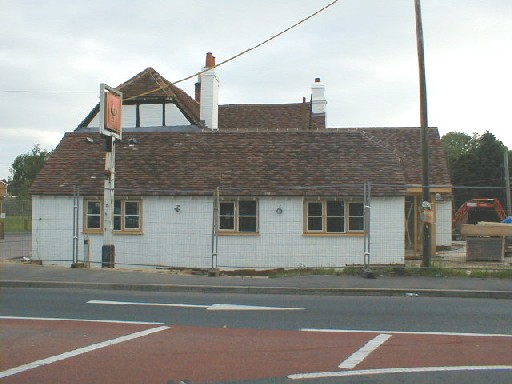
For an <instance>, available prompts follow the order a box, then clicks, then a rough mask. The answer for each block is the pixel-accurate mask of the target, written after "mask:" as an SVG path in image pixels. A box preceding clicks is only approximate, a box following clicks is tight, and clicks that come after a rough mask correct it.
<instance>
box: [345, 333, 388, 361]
mask: <svg viewBox="0 0 512 384" xmlns="http://www.w3.org/2000/svg"><path fill="white" fill-rule="evenodd" d="M390 337H391V335H388V334H385V333H382V334H380V335H378V336H376V337H374V338H373V339H371V340H370V341H369V342H367V343H366V344H365V345H363V346H362V347H361V348H360V349H359V350H358V351H356V352H354V353H353V354H352V355H351V356H350V357H348V358H347V359H346V360H345V361H343V362H342V363H341V364H340V365H339V366H338V368H341V369H352V368H355V367H356V366H357V365H358V364H359V363H361V362H362V361H363V360H364V359H366V358H367V357H368V355H369V354H370V353H372V352H373V351H375V350H376V349H377V348H379V347H380V346H381V345H382V344H384V343H385V342H386V341H387V340H388V339H389V338H390Z"/></svg>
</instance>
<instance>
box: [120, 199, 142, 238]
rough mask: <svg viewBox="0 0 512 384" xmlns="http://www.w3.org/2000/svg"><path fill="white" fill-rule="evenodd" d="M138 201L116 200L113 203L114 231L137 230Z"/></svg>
mask: <svg viewBox="0 0 512 384" xmlns="http://www.w3.org/2000/svg"><path fill="white" fill-rule="evenodd" d="M139 204H140V202H139V201H132V200H116V201H115V202H114V231H133V230H139V229H140V225H139V221H140V220H139V217H140V215H139V212H140V209H139Z"/></svg>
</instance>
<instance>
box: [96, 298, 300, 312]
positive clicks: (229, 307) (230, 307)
mask: <svg viewBox="0 0 512 384" xmlns="http://www.w3.org/2000/svg"><path fill="white" fill-rule="evenodd" d="M87 304H102V305H103V304H104V305H147V306H155V307H177V308H199V309H205V310H207V311H301V310H304V308H285V307H260V306H255V305H239V304H212V305H199V304H174V303H143V302H133V301H110V300H89V301H88V302H87Z"/></svg>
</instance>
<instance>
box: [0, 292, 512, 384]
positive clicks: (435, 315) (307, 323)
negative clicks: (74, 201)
mask: <svg viewBox="0 0 512 384" xmlns="http://www.w3.org/2000/svg"><path fill="white" fill-rule="evenodd" d="M248 306H250V307H248ZM0 316H3V318H0V327H1V328H2V330H3V332H0V335H1V336H0V338H1V339H3V340H0V341H1V342H2V344H3V345H7V346H8V352H9V353H6V354H5V355H6V356H7V357H8V358H7V359H4V363H3V364H9V366H7V367H6V366H2V371H3V372H5V371H6V370H9V369H12V368H13V367H24V366H25V365H26V364H27V363H31V362H33V361H40V360H41V359H43V360H44V359H45V358H48V356H60V355H59V354H61V353H64V354H69V351H76V350H80V348H83V346H90V345H97V344H98V343H100V344H101V343H102V342H103V343H104V342H105V340H107V341H109V342H110V341H111V340H118V338H119V337H121V338H122V337H126V335H135V334H137V335H138V332H150V333H151V334H148V335H146V334H144V336H143V337H140V338H137V339H136V340H131V341H127V342H125V341H123V342H122V343H120V344H119V345H115V346H110V345H108V347H105V348H102V349H101V350H98V351H96V350H94V351H92V352H88V353H86V354H84V355H80V356H76V357H72V358H66V360H65V361H58V362H53V361H52V363H48V364H46V365H44V367H43V366H41V367H39V366H38V367H37V368H34V369H32V368H30V369H27V371H23V372H22V373H16V374H12V375H9V376H8V377H5V378H3V379H2V378H1V375H0V382H2V383H3V382H5V383H18V382H20V383H21V382H30V381H27V380H36V381H37V382H39V383H44V382H56V380H58V382H76V383H80V382H108V383H117V382H119V383H121V382H123V383H125V382H134V383H135V382H140V379H141V377H143V378H144V382H148V383H152V382H155V383H164V384H166V383H171V382H174V383H176V384H177V383H178V382H179V380H182V379H185V378H186V379H188V380H190V381H191V382H192V383H198V382H212V383H215V382H216V383H227V382H236V383H292V382H293V383H302V382H304V383H384V384H387V383H390V384H391V383H397V382H400V383H419V384H422V383H432V382H443V383H467V382H471V383H476V384H478V383H481V384H484V383H486V384H487V383H488V382H493V383H510V382H512V365H511V363H512V357H511V356H509V353H510V351H512V336H507V335H512V320H511V319H512V307H511V306H509V305H508V301H503V300H484V299H449V298H444V299H441V298H423V297H330V296H325V297H324V296H278V295H268V296H267V295H235V294H233V295H226V294H222V295H219V294H193V293H188V294H187V293H148V292H119V291H118V292H112V291H94V290H73V291H63V290H58V289H52V290H34V289H8V288H6V289H3V290H2V295H1V298H0ZM13 317H20V318H21V317H31V318H39V319H31V320H27V319H19V318H13ZM41 318H54V319H55V318H59V319H87V320H91V319H95V320H100V319H101V320H109V322H106V323H90V322H82V321H69V320H61V321H48V320H44V319H41ZM110 320H115V321H116V323H111V322H110ZM118 321H121V322H122V321H131V322H133V321H138V322H153V324H145V325H141V324H126V323H117V322H118ZM154 323H161V324H154ZM306 329H307V330H308V331H306ZM326 329H328V330H330V331H329V332H319V330H324V331H325V330H326ZM333 330H336V332H333ZM347 331H350V332H347ZM468 333H473V335H468ZM475 333H479V334H480V335H478V336H476V335H474V334H475ZM484 334H485V335H484ZM498 334H500V336H498ZM504 334H505V335H504ZM493 335H494V336H493ZM137 337H138V336H137ZM371 345H373V347H371ZM35 346H36V347H37V346H39V347H40V348H39V349H38V348H35ZM77 348H78V349H77ZM372 348H373V349H372ZM368 349H370V352H369V353H367V352H368V351H367V350H368ZM6 350H7V349H6ZM365 350H366V352H365ZM66 356H68V355H66ZM354 356H355V357H354ZM354 359H356V363H353V364H352V363H351V362H352V361H353V360H354ZM358 359H359V360H358ZM127 361H129V364H128V365H127ZM340 363H341V364H340ZM338 364H340V365H341V366H342V368H339V367H338ZM343 364H345V365H343ZM347 364H348V365H347ZM119 366H123V367H124V368H123V369H122V370H120V369H119ZM490 366H506V367H508V366H510V367H511V368H510V369H508V368H507V369H488V368H489V367H490ZM87 367H94V369H87ZM425 367H426V368H430V370H431V371H429V370H428V369H427V370H426V371H415V370H418V369H420V368H421V369H425ZM432 367H436V368H435V369H434V370H432ZM438 367H444V368H443V369H439V368H438ZM446 367H448V368H446ZM450 367H465V368H464V369H459V368H457V369H455V370H453V371H452V370H451V369H450ZM467 367H477V368H478V370H474V371H472V370H470V369H468V368H467ZM482 367H483V368H482ZM395 368H407V369H405V370H402V371H393V370H391V371H386V369H388V370H389V369H395ZM363 371H364V372H363ZM340 372H343V375H352V376H336V375H340ZM361 372H362V373H361ZM365 372H366V373H365ZM303 373H305V374H310V375H311V374H313V376H312V377H307V376H304V377H303V376H301V374H303ZM315 374H316V375H317V376H314V375H315ZM94 375H96V376H94ZM102 375H103V376H102ZM141 375H142V376H141ZM137 380H139V381H137Z"/></svg>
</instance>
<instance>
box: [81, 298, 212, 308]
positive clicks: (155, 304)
mask: <svg viewBox="0 0 512 384" xmlns="http://www.w3.org/2000/svg"><path fill="white" fill-rule="evenodd" d="M87 304H101V305H147V306H153V307H178V308H202V309H207V308H208V307H209V305H196V304H170V303H141V302H135V301H110V300H89V301H88V302H87Z"/></svg>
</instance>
